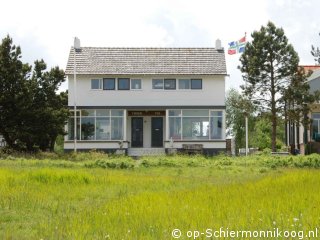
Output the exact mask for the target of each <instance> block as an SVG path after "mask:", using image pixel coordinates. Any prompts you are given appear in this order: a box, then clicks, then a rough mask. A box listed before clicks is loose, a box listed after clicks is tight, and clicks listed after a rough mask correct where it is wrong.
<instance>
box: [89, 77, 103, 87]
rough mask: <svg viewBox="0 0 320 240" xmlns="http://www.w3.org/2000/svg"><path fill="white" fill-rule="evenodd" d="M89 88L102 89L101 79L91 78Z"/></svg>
mask: <svg viewBox="0 0 320 240" xmlns="http://www.w3.org/2000/svg"><path fill="white" fill-rule="evenodd" d="M91 89H102V81H101V79H91Z"/></svg>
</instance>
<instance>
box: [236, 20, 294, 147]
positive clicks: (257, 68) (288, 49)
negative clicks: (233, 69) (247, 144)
mask: <svg viewBox="0 0 320 240" xmlns="http://www.w3.org/2000/svg"><path fill="white" fill-rule="evenodd" d="M251 36H252V38H253V40H252V42H249V43H247V45H246V49H245V51H244V53H243V54H242V55H241V57H240V62H241V66H239V68H240V70H241V72H242V73H243V79H244V81H245V83H246V84H245V86H242V89H243V90H244V93H245V95H247V96H248V97H249V99H250V100H251V101H252V102H253V103H254V104H255V105H256V106H257V107H258V109H259V110H260V111H261V112H270V113H271V115H270V118H271V119H270V120H271V123H272V135H271V142H272V146H271V147H272V151H276V136H277V125H278V121H277V119H278V118H277V116H278V115H279V114H280V113H282V112H283V107H284V102H283V98H282V94H283V92H284V91H285V89H286V88H287V87H288V85H289V79H290V78H291V77H292V76H293V75H294V73H295V72H296V71H297V69H298V63H299V57H298V54H297V53H296V52H295V50H294V48H293V46H292V45H291V44H289V43H288V39H287V37H286V36H285V34H284V31H283V29H282V28H277V27H276V26H275V25H274V24H273V23H272V22H268V24H267V26H266V27H264V26H262V27H261V29H260V30H259V31H254V32H253V33H252V35H251Z"/></svg>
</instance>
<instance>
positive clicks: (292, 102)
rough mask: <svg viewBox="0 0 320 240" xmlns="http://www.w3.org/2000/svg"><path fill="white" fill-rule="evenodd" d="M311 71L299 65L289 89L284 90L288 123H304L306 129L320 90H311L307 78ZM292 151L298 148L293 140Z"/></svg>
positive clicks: (297, 124)
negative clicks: (312, 105)
mask: <svg viewBox="0 0 320 240" xmlns="http://www.w3.org/2000/svg"><path fill="white" fill-rule="evenodd" d="M310 75H311V72H308V73H306V72H305V70H304V68H303V67H299V68H298V70H297V71H296V73H295V74H294V75H293V76H292V77H291V79H290V83H289V86H288V88H287V89H285V91H284V92H283V100H284V102H285V120H286V123H287V124H288V123H289V124H292V125H296V126H299V125H300V124H302V125H303V126H304V128H305V129H308V128H309V125H310V123H311V119H310V118H309V117H308V114H309V113H310V111H311V104H312V103H314V102H316V101H318V100H319V91H315V92H310V86H309V83H308V82H307V78H308V77H309V76H310ZM291 145H292V149H291V150H292V151H294V149H295V148H296V146H295V143H294V142H292V143H291Z"/></svg>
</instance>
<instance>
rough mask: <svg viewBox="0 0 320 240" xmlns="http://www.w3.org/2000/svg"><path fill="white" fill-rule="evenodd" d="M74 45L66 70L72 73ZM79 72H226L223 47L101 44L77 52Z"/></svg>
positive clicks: (202, 73) (216, 73) (136, 73)
mask: <svg viewBox="0 0 320 240" xmlns="http://www.w3.org/2000/svg"><path fill="white" fill-rule="evenodd" d="M73 65H74V50H73V48H71V50H70V53H69V59H68V63H67V68H66V74H73ZM76 72H77V74H109V75H113V74H135V75H138V74H159V75H163V74H172V75H173V74H179V75H181V74H201V75H213V74H214V75H226V74H227V69H226V61H225V54H224V50H223V49H215V48H98V47H82V48H81V50H80V51H77V52H76Z"/></svg>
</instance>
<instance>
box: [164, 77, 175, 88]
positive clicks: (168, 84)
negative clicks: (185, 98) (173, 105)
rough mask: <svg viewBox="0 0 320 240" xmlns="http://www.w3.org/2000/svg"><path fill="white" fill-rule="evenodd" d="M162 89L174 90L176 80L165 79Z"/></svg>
mask: <svg viewBox="0 0 320 240" xmlns="http://www.w3.org/2000/svg"><path fill="white" fill-rule="evenodd" d="M164 89H166V90H175V89H176V80H175V79H165V80H164Z"/></svg>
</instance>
